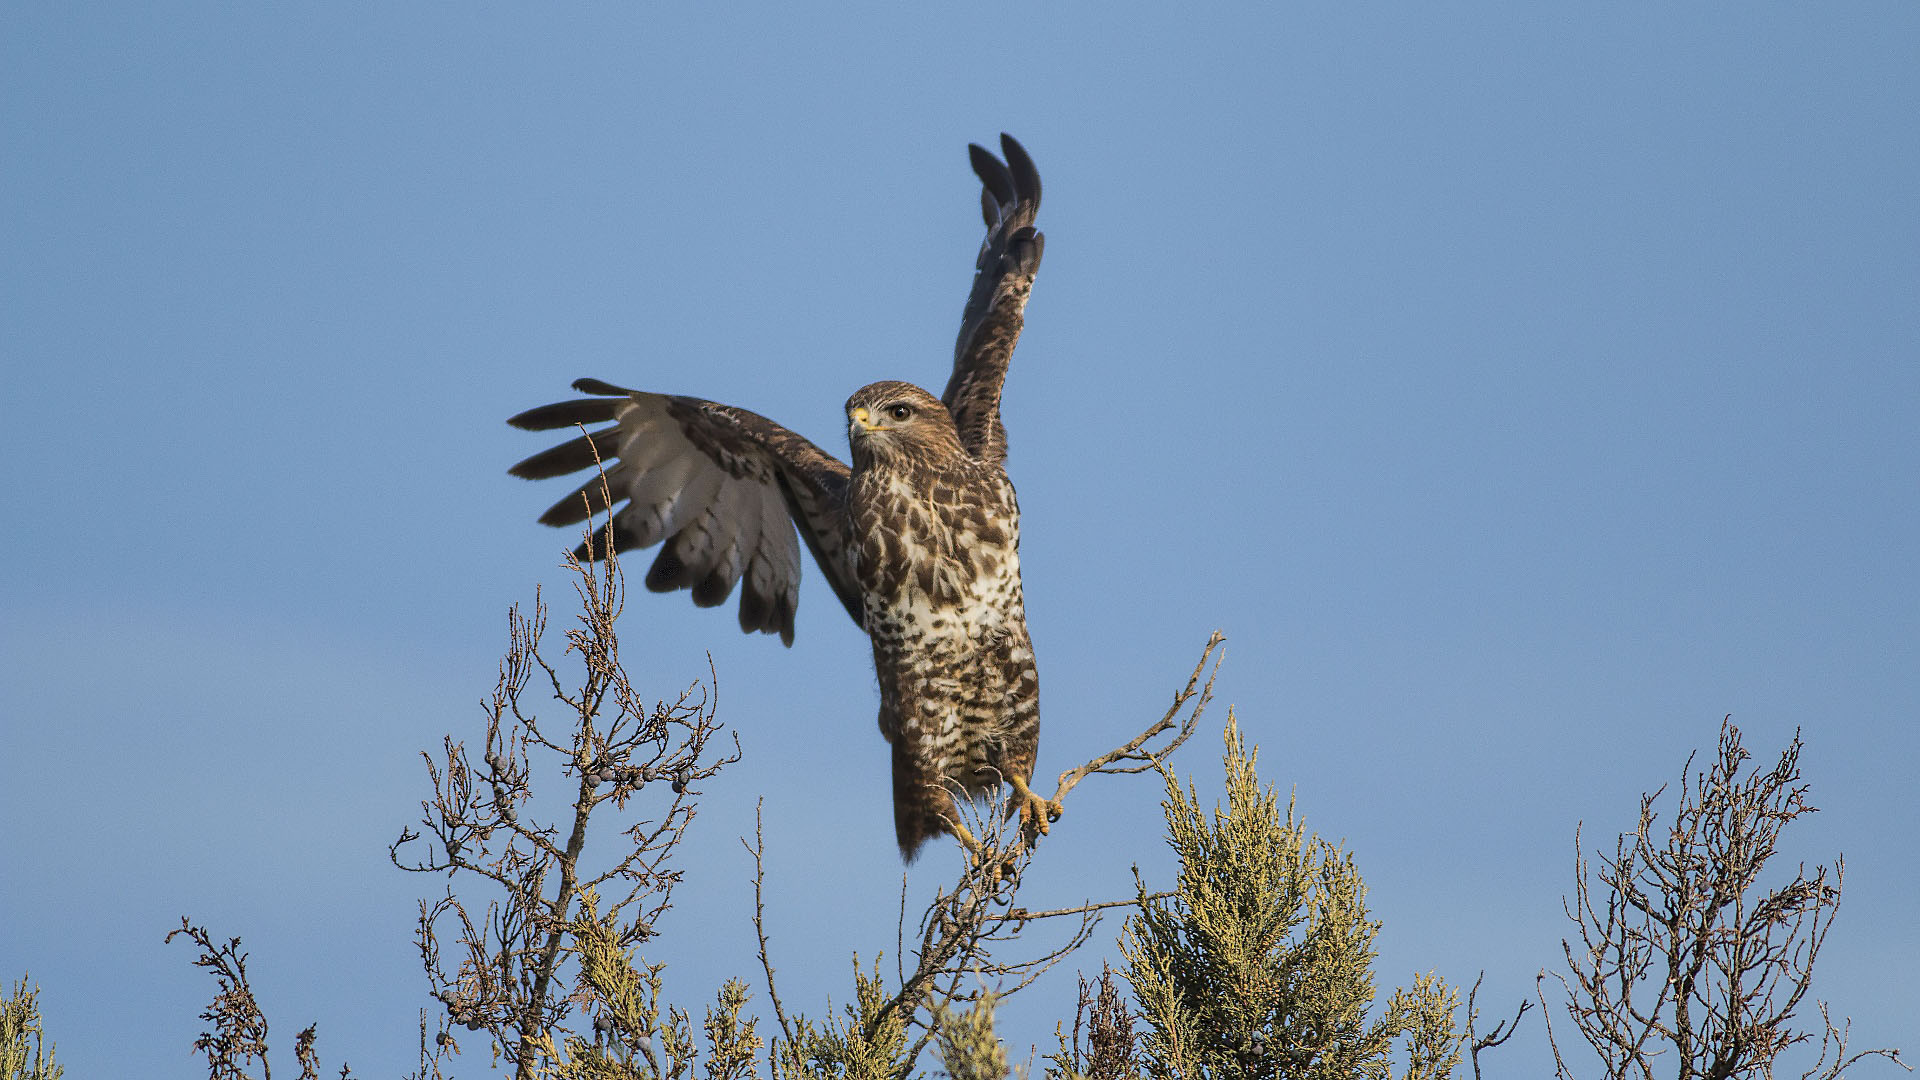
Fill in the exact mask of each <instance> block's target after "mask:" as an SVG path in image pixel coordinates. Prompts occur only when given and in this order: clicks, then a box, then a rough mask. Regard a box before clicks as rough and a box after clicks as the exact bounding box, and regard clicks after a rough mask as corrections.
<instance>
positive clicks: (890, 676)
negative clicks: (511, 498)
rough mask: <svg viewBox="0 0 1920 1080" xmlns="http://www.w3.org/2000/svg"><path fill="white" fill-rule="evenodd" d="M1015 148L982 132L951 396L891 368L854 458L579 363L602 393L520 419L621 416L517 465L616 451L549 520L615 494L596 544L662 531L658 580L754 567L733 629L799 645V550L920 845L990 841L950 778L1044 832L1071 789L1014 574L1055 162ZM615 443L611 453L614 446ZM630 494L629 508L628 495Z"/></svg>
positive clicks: (580, 460) (901, 811) (643, 539)
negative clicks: (1014, 478) (852, 632)
mask: <svg viewBox="0 0 1920 1080" xmlns="http://www.w3.org/2000/svg"><path fill="white" fill-rule="evenodd" d="M1000 147H1001V152H1002V154H1003V155H1004V157H1005V160H1004V161H1002V160H1001V159H1000V158H996V157H995V156H994V155H993V154H992V153H991V152H989V151H987V150H986V149H984V148H982V147H980V146H977V145H976V146H970V147H969V148H968V149H969V151H970V152H971V156H972V160H973V171H974V172H975V173H976V174H978V176H979V177H980V182H981V185H982V191H981V198H980V203H981V211H982V215H983V216H984V218H985V219H986V226H987V235H986V240H985V241H984V242H983V243H982V244H981V247H980V256H979V259H978V262H977V263H976V269H975V272H974V278H973V290H972V292H971V293H970V294H969V295H968V297H967V305H966V309H965V311H964V312H963V314H962V315H961V319H960V336H959V340H958V342H957V343H956V344H955V346H954V354H953V375H952V377H951V378H950V379H949V380H948V382H947V389H946V393H945V394H943V395H941V396H940V397H938V398H936V397H934V396H933V395H932V394H930V393H928V392H927V391H925V390H922V389H920V388H919V387H917V386H913V385H911V384H909V383H904V382H878V383H874V384H872V385H870V386H866V387H862V388H861V389H860V390H859V391H858V392H856V393H855V394H854V395H853V396H852V397H851V398H848V399H847V405H846V412H847V433H848V438H849V440H850V441H851V443H852V447H853V465H852V467H851V468H849V467H848V466H846V465H844V464H842V463H841V462H840V461H838V460H836V459H835V458H834V457H833V456H832V455H830V454H828V453H826V452H825V451H823V450H821V449H820V448H819V447H818V446H815V445H814V444H813V443H811V442H809V441H807V440H806V439H804V438H802V437H801V436H799V435H796V434H794V433H793V432H791V431H789V430H787V429H786V428H784V427H782V426H780V425H779V424H776V423H774V422H773V421H771V420H768V419H766V418H765V417H762V416H759V415H756V414H754V413H751V412H748V411H746V410H745V409H740V408H735V407H734V406H731V405H720V404H717V403H715V402H711V401H702V400H700V399H698V398H690V397H678V396H672V395H667V394H654V393H648V392H645V391H640V390H627V389H623V388H621V387H617V386H612V385H609V384H607V383H603V382H600V381H598V380H594V379H581V380H579V381H578V382H576V383H574V384H573V387H574V389H575V390H578V391H580V392H582V393H585V394H592V395H596V396H594V397H590V398H587V399H584V400H576V401H565V402H560V403H558V404H554V405H545V406H542V407H540V408H537V409H530V410H528V411H527V412H523V413H521V414H520V415H518V416H516V417H514V418H513V419H512V420H510V421H508V423H511V424H513V425H514V426H515V427H520V428H527V429H531V430H536V431H544V430H549V429H555V428H565V427H572V426H575V425H581V424H596V423H602V422H606V421H614V422H615V423H614V426H612V427H607V428H602V429H600V430H598V431H595V432H592V433H591V434H589V435H585V436H582V437H580V438H577V439H574V440H572V441H571V442H567V443H563V444H561V445H560V446H556V447H554V448H553V449H551V450H548V451H546V452H544V453H540V454H535V455H534V456H533V457H530V458H528V459H526V460H525V461H522V462H521V463H519V464H518V465H515V466H514V467H513V468H512V469H511V470H509V471H510V472H512V473H513V475H515V476H522V477H528V478H543V477H549V476H561V475H565V474H567V473H572V472H577V471H579V470H581V469H587V468H591V467H592V466H593V465H594V463H595V460H596V450H597V452H598V457H599V458H600V459H602V460H603V461H604V463H605V469H606V489H605V491H606V492H607V493H610V494H611V501H612V503H613V504H614V505H613V506H611V507H610V506H608V505H607V502H608V499H607V494H604V493H603V490H602V487H601V482H600V478H599V477H598V476H597V475H596V476H594V477H592V478H590V479H588V480H587V482H586V483H585V484H584V485H582V486H581V487H580V488H579V489H578V490H576V491H575V492H573V493H572V494H570V495H568V496H567V497H566V498H563V499H561V500H560V501H559V502H557V503H555V504H554V505H553V507H552V509H550V510H548V511H547V512H546V513H545V514H544V515H542V516H541V518H540V520H541V521H543V522H545V523H547V524H549V525H577V524H579V523H580V522H583V521H586V520H587V519H588V518H590V517H592V516H594V515H596V514H599V513H601V512H603V511H610V513H608V517H607V520H606V521H605V522H604V523H602V524H601V525H600V526H599V529H598V533H597V536H596V537H595V540H594V542H593V543H592V544H591V545H589V544H582V545H581V547H580V549H579V551H578V554H579V555H580V556H581V557H582V558H587V557H594V556H602V555H604V553H605V552H606V551H607V550H608V549H609V548H611V549H613V550H615V551H625V550H627V549H630V548H642V547H648V546H650V545H653V544H662V547H661V549H660V554H659V555H658V556H657V557H656V558H655V559H654V561H653V566H652V568H651V569H649V570H648V571H647V577H646V584H647V588H649V589H652V590H654V591H655V592H668V591H671V590H674V589H682V588H685V589H691V590H693V602H694V603H696V604H699V605H701V606H702V607H712V606H716V605H719V604H721V603H724V602H725V601H726V599H727V597H728V596H729V595H730V594H731V593H732V591H733V588H734V586H735V585H736V584H738V585H739V586H740V628H741V629H742V630H745V631H748V632H752V631H756V630H757V631H761V632H763V633H770V634H771V633H778V634H779V635H780V638H781V640H782V641H784V642H786V643H787V644H789V645H791V644H792V643H793V626H794V609H795V607H796V605H797V604H798V601H799V585H800V549H799V545H798V544H797V543H796V542H795V540H794V531H795V526H797V527H798V529H799V535H800V536H801V537H803V538H805V540H806V542H807V548H808V550H810V551H811V552H812V553H813V558H814V561H815V562H817V563H818V564H819V566H820V569H821V572H822V573H824V574H825V575H826V578H827V582H828V583H829V584H830V585H832V586H833V591H834V593H835V594H836V595H838V596H839V598H840V602H841V603H842V604H843V605H845V607H846V609H847V614H849V615H851V616H852V617H853V620H854V622H856V623H858V624H859V625H860V626H861V627H862V628H863V629H865V630H866V632H867V634H868V636H869V637H870V638H871V639H872V642H873V663H874V670H875V672H876V674H877V675H878V678H879V684H880V732H881V734H882V735H885V736H886V738H887V741H888V742H889V743H891V744H892V746H893V805H894V829H895V833H896V836H897V837H898V839H899V841H900V853H901V855H902V856H903V857H904V858H906V859H908V860H912V858H913V857H914V855H915V853H917V852H918V851H919V849H920V846H921V845H922V844H923V843H925V842H926V840H927V839H928V838H929V837H931V836H932V835H934V834H936V833H948V834H951V835H952V836H954V837H956V838H957V839H958V840H959V841H960V842H961V843H962V844H964V845H965V846H966V847H967V848H968V849H969V850H971V851H973V852H974V853H975V854H976V855H978V854H980V852H981V845H980V842H979V841H978V840H977V839H976V838H975V837H974V836H973V834H972V833H971V832H970V831H969V830H968V829H967V828H966V826H965V825H964V824H962V822H961V820H960V817H959V815H958V813H957V812H956V810H957V808H956V802H955V797H956V796H959V797H961V798H965V799H986V798H990V797H992V796H993V795H994V794H995V793H996V792H998V790H999V788H1000V785H1001V783H1002V782H1005V783H1007V784H1010V785H1011V786H1012V787H1013V797H1012V798H1011V799H1010V800H1009V806H1008V811H1009V813H1011V812H1013V811H1014V810H1016V809H1017V810H1018V811H1019V813H1020V816H1021V824H1022V828H1023V830H1024V832H1025V834H1026V836H1028V837H1029V838H1031V837H1033V836H1034V835H1036V834H1037V833H1043V832H1046V831H1047V822H1048V821H1049V819H1050V818H1051V817H1055V816H1058V814H1059V812H1060V808H1059V806H1058V805H1057V804H1053V803H1049V802H1048V801H1047V800H1045V799H1042V798H1041V797H1040V796H1038V795H1036V794H1034V792H1033V790H1032V789H1031V788H1030V787H1029V786H1028V784H1029V781H1030V780H1031V779H1032V776H1033V764H1034V755H1035V752H1036V750H1037V749H1038V745H1039V735H1040V712H1039V693H1040V688H1039V677H1038V675H1037V673H1036V672H1035V669H1034V660H1033V648H1032V644H1031V642H1030V641H1029V640H1028V637H1027V624H1026V612H1025V608H1024V602H1023V599H1022V596H1021V591H1020V553H1019V549H1020V509H1019V505H1018V503H1017V502H1016V501H1015V498H1014V492H1013V485H1012V484H1011V483H1010V482H1009V481H1008V480H1007V474H1006V470H1005V469H1004V467H1003V463H1004V461H1005V459H1006V455H1007V439H1006V430H1005V429H1004V428H1003V427H1002V426H1001V423H1000V391H1001V387H1002V385H1003V384H1004V383H1005V381H1006V375H1007V366H1008V364H1009V362H1010V361H1011V360H1012V358H1013V348H1014V344H1015V343H1016V342H1017V341H1018V340H1019V337H1020V329H1021V326H1022V323H1023V320H1024V313H1025V311H1026V306H1027V295H1028V292H1029V291H1030V290H1031V288H1032V286H1033V278H1034V273H1035V271H1037V270H1038V269H1039V267H1040V254H1041V249H1042V246H1043V238H1042V236H1041V234H1040V233H1039V232H1037V231H1035V229H1034V227H1033V222H1034V214H1035V212H1036V211H1038V210H1039V209H1040V174H1039V173H1038V172H1037V171H1036V170H1035V169H1034V166H1033V161H1032V159H1031V158H1029V157H1028V156H1027V153H1026V151H1025V150H1024V149H1022V148H1021V146H1020V144H1019V143H1018V142H1016V141H1014V139H1013V138H1012V137H1011V136H1007V135H1002V136H1001V137H1000ZM616 459H617V460H616ZM622 503H624V504H625V505H624V506H622V505H620V504H622Z"/></svg>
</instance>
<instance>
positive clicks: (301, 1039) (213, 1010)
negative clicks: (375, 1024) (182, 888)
mask: <svg viewBox="0 0 1920 1080" xmlns="http://www.w3.org/2000/svg"><path fill="white" fill-rule="evenodd" d="M182 935H184V936H185V937H186V939H187V940H188V941H191V942H192V943H193V944H195V945H197V946H199V947H200V955H199V957H198V958H197V959H195V960H194V962H193V966H194V967H198V968H205V969H207V970H208V971H210V972H212V973H213V977H214V981H215V982H216V983H218V984H219V987H220V990H219V992H218V993H217V994H215V995H214V998H213V1003H212V1004H210V1005H208V1006H207V1011H206V1012H203V1013H201V1014H200V1019H202V1020H204V1021H206V1022H207V1023H208V1024H211V1025H212V1028H211V1029H210V1030H207V1031H203V1032H201V1033H200V1037H199V1038H197V1039H195V1040H194V1042H193V1048H194V1050H195V1051H196V1052H198V1053H200V1054H204V1055H205V1056H206V1059H207V1075H208V1076H209V1077H211V1078H212V1080H250V1078H251V1075H252V1074H251V1073H250V1072H248V1070H249V1069H250V1068H251V1067H252V1066H253V1065H254V1064H255V1063H257V1064H258V1065H259V1066H260V1078H261V1080H273V1066H272V1064H271V1063H270V1062H268V1060H267V1017H266V1014H265V1013H263V1012H262V1011H261V1009H260V1002H259V1000H258V999H257V998H255V997H254V996H253V985H252V984H251V983H250V982H248V980H247V954H246V953H243V952H241V951H240V939H239V938H229V939H227V943H226V944H225V945H215V944H214V943H213V936H212V935H211V934H209V933H207V931H206V929H205V928H204V927H199V926H195V925H193V923H192V922H190V921H189V920H188V919H187V918H186V917H184V916H182V917H181V919H180V927H179V929H177V930H172V931H169V932H168V933H167V938H166V940H167V941H168V942H172V941H173V939H174V938H176V937H180V936H182ZM315 1037H316V1029H315V1027H314V1026H312V1025H309V1026H308V1027H307V1028H306V1030H304V1031H302V1032H300V1033H299V1034H298V1035H296V1036H295V1037H294V1047H293V1053H294V1060H295V1061H297V1062H299V1064H300V1080H319V1076H320V1055H319V1053H318V1052H317V1051H316V1050H315V1049H314V1041H315ZM352 1075H353V1073H352V1072H350V1071H349V1070H348V1069H347V1067H346V1066H345V1065H342V1066H340V1076H341V1080H349V1078H350V1077H352Z"/></svg>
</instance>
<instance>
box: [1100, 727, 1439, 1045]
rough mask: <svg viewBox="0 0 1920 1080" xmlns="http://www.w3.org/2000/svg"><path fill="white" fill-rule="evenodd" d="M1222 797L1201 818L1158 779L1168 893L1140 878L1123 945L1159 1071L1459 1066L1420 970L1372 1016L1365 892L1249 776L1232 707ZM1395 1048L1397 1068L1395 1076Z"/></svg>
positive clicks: (1374, 929)
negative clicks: (1169, 871)
mask: <svg viewBox="0 0 1920 1080" xmlns="http://www.w3.org/2000/svg"><path fill="white" fill-rule="evenodd" d="M1226 743H1227V752H1226V774H1227V775H1226V789H1227V806H1226V808H1225V809H1224V810H1223V809H1220V808H1219V807H1217V806H1216V807H1215V809H1214V811H1213V813H1212V814H1211V815H1209V814H1207V812H1206V811H1205V810H1204V809H1203V808H1202V807H1201V805H1200V800H1199V795H1198V792H1197V791H1195V790H1194V789H1193V788H1192V787H1191V785H1189V787H1188V788H1187V790H1185V791H1182V790H1181V787H1180V784H1179V781H1178V780H1177V778H1175V777H1174V776H1173V775H1172V774H1171V773H1170V772H1167V771H1166V770H1164V769H1163V770H1162V775H1163V776H1164V777H1165V779H1166V782H1167V795H1166V801H1165V802H1164V803H1163V804H1162V805H1163V806H1164V807H1165V809H1166V816H1167V829H1168V840H1169V842H1170V843H1171V844H1172V845H1173V847H1174V850H1175V851H1177V852H1178V853H1179V856H1180V881H1179V887H1178V889H1177V890H1176V891H1175V892H1174V894H1173V895H1172V896H1170V897H1166V898H1161V899H1156V898H1154V897H1152V896H1150V895H1149V894H1148V893H1147V890H1146V887H1145V886H1144V884H1143V885H1142V886H1141V887H1140V908H1139V912H1138V914H1136V915H1134V916H1132V917H1130V918H1129V919H1128V920H1127V924H1126V928H1125V931H1124V933H1123V936H1122V939H1121V951H1122V953H1123V954H1124V955H1125V957H1126V959H1127V961H1128V970H1127V977H1128V980H1129V981H1130V982H1131V983H1132V984H1133V990H1134V995H1135V997H1136V998H1137V999H1138V1001H1139V1006H1140V1012H1141V1016H1142V1018H1143V1019H1144V1020H1145V1021H1146V1023H1147V1031H1146V1032H1145V1033H1144V1039H1143V1046H1142V1054H1143V1056H1144V1059H1145V1060H1144V1064H1145V1067H1146V1072H1147V1073H1148V1075H1150V1076H1152V1077H1154V1078H1155V1080H1203V1078H1205V1080H1242V1078H1245V1080H1274V1078H1279V1077H1287V1078H1294V1077H1300V1078H1312V1080H1320V1078H1334V1077H1338V1078H1341V1080H1347V1078H1354V1077H1366V1078H1373V1077H1380V1078H1383V1080H1384V1078H1386V1077H1390V1076H1399V1077H1405V1078H1407V1080H1439V1078H1441V1077H1448V1076H1451V1075H1452V1074H1453V1070H1454V1068H1455V1067H1456V1066H1458V1065H1459V1064H1460V1051H1461V1046H1462V1043H1463V1041H1464V1039H1465V1033H1464V1032H1462V1031H1459V1030H1457V1029H1456V1028H1455V1027H1454V1014H1455V1012H1456V1009H1457V1006H1458V1004H1459V995H1458V993H1457V992H1456V991H1455V990H1453V989H1452V988H1451V987H1449V986H1447V985H1446V984H1445V983H1444V982H1442V981H1441V980H1440V979H1438V978H1436V977H1432V976H1423V977H1420V978H1417V979H1415V981H1414V984H1413V986H1412V987H1411V988H1408V989H1404V990H1397V991H1395V992H1394V994H1393V995H1392V997H1391V998H1390V999H1389V1000H1388V1003H1387V1008H1386V1010H1385V1014H1384V1015H1381V1016H1379V1017H1377V1018H1375V1019H1372V1020H1369V1019H1368V1009H1369V1006H1371V1005H1372V1004H1373V1001H1374V997H1375V991H1374V979H1373V971H1372V964H1373V960H1374V956H1375V953H1374V948H1373V942H1374V936H1375V934H1377V933H1378V932H1379V929H1380V924H1379V923H1378V922H1376V921H1374V920H1372V919H1369V918H1368V917H1367V907H1366V887H1365V886H1364V885H1363V884H1362V882H1361V880H1360V874H1359V871H1358V870H1357V869H1356V868H1355V867H1354V863H1353V857H1352V856H1351V855H1350V854H1348V853H1346V852H1344V851H1343V850H1341V848H1340V846H1339V845H1337V844H1334V843H1332V842H1330V841H1327V840H1323V839H1321V838H1320V837H1318V836H1316V835H1314V834H1312V833H1309V832H1307V831H1306V828H1305V825H1304V823H1303V822H1302V821H1301V820H1300V819H1299V817H1298V816H1297V815H1296V813H1295V808H1294V805H1293V804H1292V802H1291V801H1289V803H1288V805H1287V808H1286V810H1285V812H1284V813H1282V811H1281V809H1280V804H1279V798H1278V796H1277V795H1276V794H1275V793H1274V791H1273V789H1272V788H1264V789H1263V788H1262V787H1261V786H1260V780H1259V777H1258V776H1257V775H1256V774H1255V769H1254V763H1255V758H1256V757H1257V750H1256V751H1249V750H1248V749H1247V748H1246V747H1245V746H1244V744H1243V743H1242V742H1241V739H1240V730H1239V725H1238V724H1237V723H1236V722H1235V721H1234V720H1233V719H1232V717H1231V715H1229V718H1228V721H1227V732H1226ZM1396 1047H1400V1048H1403V1049H1404V1051H1405V1054H1406V1062H1405V1066H1404V1068H1403V1069H1401V1070H1399V1071H1397V1072H1396V1071H1395V1069H1394V1057H1395V1049H1396Z"/></svg>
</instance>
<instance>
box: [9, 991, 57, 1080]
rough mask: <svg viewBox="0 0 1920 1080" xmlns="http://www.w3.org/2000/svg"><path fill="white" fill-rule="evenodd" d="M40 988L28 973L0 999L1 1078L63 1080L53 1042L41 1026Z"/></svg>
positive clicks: (11, 1079)
mask: <svg viewBox="0 0 1920 1080" xmlns="http://www.w3.org/2000/svg"><path fill="white" fill-rule="evenodd" d="M39 998H40V988H39V987H37V986H32V987H30V986H29V985H28V983H27V979H26V977H25V976H22V977H21V979H20V981H19V982H17V983H14V984H13V993H11V994H9V995H7V996H6V997H5V998H3V999H0V1080H60V1074H61V1072H63V1071H64V1070H63V1069H61V1067H60V1066H58V1065H56V1064H54V1061H53V1044H52V1043H50V1042H47V1041H46V1034H45V1033H44V1032H43V1031H41V1030H40V1001H39Z"/></svg>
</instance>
